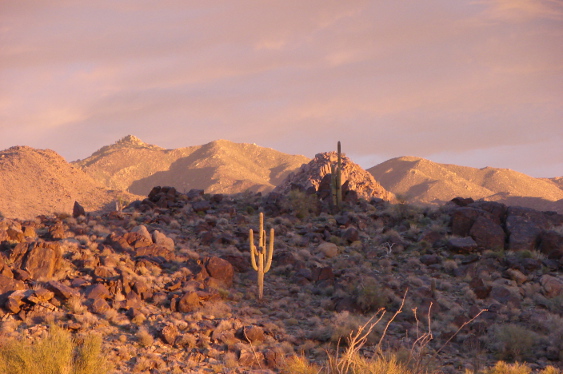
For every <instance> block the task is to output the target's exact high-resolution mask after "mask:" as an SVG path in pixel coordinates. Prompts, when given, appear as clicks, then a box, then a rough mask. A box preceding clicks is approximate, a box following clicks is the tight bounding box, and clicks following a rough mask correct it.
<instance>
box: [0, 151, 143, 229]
mask: <svg viewBox="0 0 563 374" xmlns="http://www.w3.org/2000/svg"><path fill="white" fill-rule="evenodd" d="M137 198H139V196H137V195H132V194H129V193H127V192H121V191H112V190H107V189H106V188H105V187H104V186H103V185H101V184H99V183H98V182H96V181H95V180H94V179H92V178H91V177H90V176H89V175H87V174H86V173H84V172H83V171H82V170H80V169H79V168H76V167H74V166H72V165H70V164H69V163H68V162H66V160H65V159H64V158H62V157H61V156H60V155H59V154H57V153H56V152H54V151H52V150H49V149H45V150H42V149H34V148H31V147H26V146H16V147H11V148H9V149H6V150H3V151H0V217H1V216H5V217H12V218H15V217H17V218H23V219H32V218H34V217H36V216H38V215H42V214H45V215H49V214H53V213H54V212H61V213H67V214H69V213H71V212H72V207H73V203H74V202H75V201H80V202H81V203H82V205H84V207H85V208H86V209H88V210H89V211H94V210H103V209H111V210H113V209H115V203H116V202H118V201H120V200H123V201H132V200H135V199H137Z"/></svg>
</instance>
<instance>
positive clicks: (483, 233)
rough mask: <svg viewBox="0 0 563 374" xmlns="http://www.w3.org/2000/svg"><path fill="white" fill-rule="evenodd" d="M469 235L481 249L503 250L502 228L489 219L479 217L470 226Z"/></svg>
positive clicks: (503, 235)
mask: <svg viewBox="0 0 563 374" xmlns="http://www.w3.org/2000/svg"><path fill="white" fill-rule="evenodd" d="M469 235H470V236H471V237H472V238H473V240H475V242H476V243H477V246H479V247H480V248H483V249H492V250H498V249H504V242H505V234H504V230H503V229H502V227H501V226H500V225H499V224H498V223H495V222H494V221H493V220H491V219H490V218H486V217H484V216H479V217H477V219H476V220H475V222H474V223H473V225H472V226H471V229H470V230H469Z"/></svg>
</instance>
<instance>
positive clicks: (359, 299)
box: [356, 277, 389, 313]
mask: <svg viewBox="0 0 563 374" xmlns="http://www.w3.org/2000/svg"><path fill="white" fill-rule="evenodd" d="M362 283H363V284H361V285H360V286H359V287H358V288H357V290H356V304H358V306H359V307H360V309H361V311H362V312H363V313H369V312H374V311H377V310H379V309H381V308H385V307H386V306H387V305H388V304H389V297H388V296H387V294H386V293H385V291H384V290H383V289H382V288H381V287H380V286H379V284H378V282H377V280H376V279H374V278H371V277H368V278H366V279H364V281H363V282H362Z"/></svg>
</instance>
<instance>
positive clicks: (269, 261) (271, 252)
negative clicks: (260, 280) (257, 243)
mask: <svg viewBox="0 0 563 374" xmlns="http://www.w3.org/2000/svg"><path fill="white" fill-rule="evenodd" d="M267 255H268V259H267V260H266V267H265V268H264V273H267V272H268V271H269V270H270V267H271V266H272V258H273V256H274V229H273V228H271V229H270V246H269V248H268V251H267Z"/></svg>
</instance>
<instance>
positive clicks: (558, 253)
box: [539, 230, 563, 259]
mask: <svg viewBox="0 0 563 374" xmlns="http://www.w3.org/2000/svg"><path fill="white" fill-rule="evenodd" d="M539 241H540V245H539V250H540V251H541V252H542V253H543V254H545V255H547V257H548V258H550V259H560V258H562V257H563V235H561V234H560V233H558V232H557V231H553V230H548V231H543V232H542V233H541V234H540V237H539Z"/></svg>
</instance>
